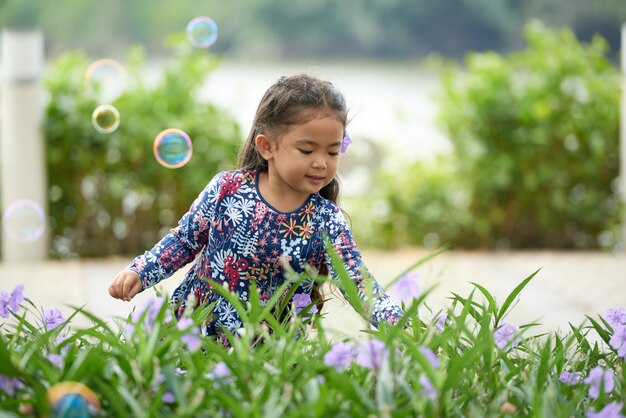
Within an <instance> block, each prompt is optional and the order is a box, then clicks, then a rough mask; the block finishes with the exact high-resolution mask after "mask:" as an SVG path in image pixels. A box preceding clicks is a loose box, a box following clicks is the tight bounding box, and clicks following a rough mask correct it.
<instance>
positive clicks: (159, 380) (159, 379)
mask: <svg viewBox="0 0 626 418" xmlns="http://www.w3.org/2000/svg"><path fill="white" fill-rule="evenodd" d="M165 380H167V379H166V377H165V375H164V374H163V373H159V374H158V375H157V376H156V377H155V378H154V382H152V384H153V385H154V386H159V385H160V384H161V383H163V382H165Z"/></svg>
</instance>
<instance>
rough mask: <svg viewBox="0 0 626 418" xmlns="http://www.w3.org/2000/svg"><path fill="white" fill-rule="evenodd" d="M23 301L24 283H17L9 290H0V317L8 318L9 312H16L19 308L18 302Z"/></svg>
mask: <svg viewBox="0 0 626 418" xmlns="http://www.w3.org/2000/svg"><path fill="white" fill-rule="evenodd" d="M23 301H24V285H23V284H18V285H17V286H15V288H14V289H13V290H12V291H11V293H7V292H6V291H4V290H3V291H1V292H0V317H2V318H8V317H9V314H10V313H11V312H14V313H15V312H17V311H19V310H20V303H22V302H23Z"/></svg>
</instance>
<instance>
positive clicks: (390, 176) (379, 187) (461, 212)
mask: <svg viewBox="0 0 626 418" xmlns="http://www.w3.org/2000/svg"><path fill="white" fill-rule="evenodd" d="M397 170H398V168H397V167H396V168H393V169H385V170H381V171H380V172H378V173H377V176H376V178H375V181H376V184H375V185H374V186H373V187H372V190H373V191H372V192H371V193H368V194H367V195H364V196H355V197H351V198H350V199H347V200H346V202H345V204H344V207H345V208H346V210H347V212H348V213H349V214H350V216H351V217H352V219H353V223H354V225H355V228H354V235H355V237H356V240H357V242H359V243H360V244H363V245H364V246H367V247H379V248H397V247H402V246H406V245H414V246H424V247H427V248H435V247H438V246H439V245H443V244H445V245H448V246H451V247H458V246H463V245H471V240H470V241H469V242H468V240H467V237H468V234H467V233H466V231H467V230H468V229H469V228H470V225H471V222H472V219H471V217H470V216H469V213H468V212H467V210H466V208H467V205H468V202H469V197H470V196H469V193H468V187H469V184H468V183H467V182H466V181H464V180H463V179H462V178H461V177H460V176H459V173H458V168H457V164H456V163H455V159H454V158H453V156H451V155H440V156H438V157H437V158H436V159H435V160H433V161H416V162H413V163H410V164H406V165H403V166H401V169H400V170H401V175H398V172H397Z"/></svg>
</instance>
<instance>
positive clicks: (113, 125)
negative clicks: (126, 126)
mask: <svg viewBox="0 0 626 418" xmlns="http://www.w3.org/2000/svg"><path fill="white" fill-rule="evenodd" d="M91 123H92V125H93V127H94V129H95V130H96V131H98V132H100V133H101V134H110V133H111V132H115V130H116V129H117V128H118V126H120V112H119V111H118V110H117V109H116V108H115V106H111V105H108V104H104V105H100V106H98V107H96V109H95V110H94V111H93V113H92V114H91Z"/></svg>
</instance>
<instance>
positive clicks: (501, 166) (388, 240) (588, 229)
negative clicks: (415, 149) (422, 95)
mask: <svg viewBox="0 0 626 418" xmlns="http://www.w3.org/2000/svg"><path fill="white" fill-rule="evenodd" d="M525 36H526V39H527V42H528V45H527V47H526V48H525V49H523V50H521V51H518V52H515V53H512V54H509V55H507V56H503V55H500V54H497V53H495V52H486V53H470V54H468V55H467V57H466V59H465V62H464V64H465V66H464V68H459V67H458V66H457V65H455V64H453V63H450V62H445V61H442V60H438V61H437V62H436V63H435V67H436V68H437V69H438V70H439V71H441V74H442V77H441V80H442V87H443V88H442V92H441V94H440V96H439V98H438V103H439V106H440V109H439V119H440V122H441V124H442V126H443V127H444V129H445V130H446V131H447V134H448V137H449V138H450V140H451V141H452V144H453V153H452V155H449V156H445V157H441V158H440V159H439V160H437V161H435V162H423V161H418V162H415V163H413V164H412V165H408V166H395V167H394V168H393V169H392V170H390V171H388V172H384V173H382V174H381V175H380V178H379V185H378V187H374V188H373V190H375V192H374V193H370V194H368V195H367V196H365V197H364V198H363V199H357V200H356V201H355V202H352V204H351V210H353V211H354V213H355V214H354V216H355V217H356V218H357V219H359V218H362V219H365V217H366V216H367V211H370V213H371V212H372V210H371V208H372V207H381V206H382V213H383V216H371V215H370V217H371V220H370V221H369V222H363V223H359V225H363V228H362V229H361V230H357V236H358V237H359V238H360V239H361V240H362V241H364V242H366V243H367V244H369V245H381V246H394V245H406V244H415V245H427V246H428V245H434V246H437V245H440V244H442V243H449V244H452V245H454V246H461V247H489V248H503V249H506V248H597V247H606V248H611V247H613V246H614V245H616V243H617V242H618V241H619V240H620V236H619V231H618V230H617V225H618V222H619V220H620V218H619V213H620V203H619V202H620V197H619V194H618V187H617V176H618V174H619V72H618V70H617V69H616V68H615V67H614V66H613V65H612V64H611V62H610V60H609V58H608V56H607V53H608V49H607V43H606V41H605V40H604V39H603V38H602V37H600V36H596V37H594V39H593V40H592V41H591V42H590V43H581V42H579V41H578V40H577V39H576V37H575V35H574V34H573V33H572V31H570V30H568V29H556V28H548V27H545V26H544V25H543V24H541V23H540V22H537V21H535V22H532V23H530V24H529V25H527V27H526V29H525Z"/></svg>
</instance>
